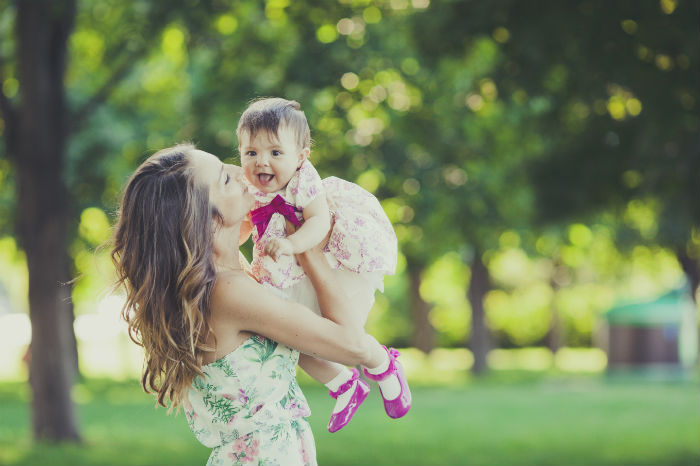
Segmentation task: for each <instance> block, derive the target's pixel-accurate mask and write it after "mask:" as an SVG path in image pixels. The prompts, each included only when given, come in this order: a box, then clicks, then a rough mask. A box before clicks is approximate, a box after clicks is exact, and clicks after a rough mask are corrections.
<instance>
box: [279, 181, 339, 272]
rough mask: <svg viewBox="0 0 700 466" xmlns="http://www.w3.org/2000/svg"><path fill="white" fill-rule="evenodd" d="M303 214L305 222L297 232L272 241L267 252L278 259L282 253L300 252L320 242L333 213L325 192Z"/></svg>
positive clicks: (329, 224) (328, 227)
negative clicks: (329, 207)
mask: <svg viewBox="0 0 700 466" xmlns="http://www.w3.org/2000/svg"><path fill="white" fill-rule="evenodd" d="M303 215H304V224H303V225H302V226H301V227H299V229H298V230H297V231H296V233H294V234H292V235H289V236H288V237H287V238H286V239H284V238H281V239H276V240H272V241H270V242H269V243H268V244H267V245H266V247H265V253H267V254H269V255H270V256H271V257H272V258H273V259H274V260H277V258H278V257H279V256H280V255H281V254H300V253H302V252H304V251H306V250H308V249H309V248H311V247H313V246H315V245H317V244H318V243H320V242H321V240H322V239H323V238H324V237H325V236H326V234H327V233H328V230H330V227H331V214H330V211H329V209H328V202H327V201H326V196H325V194H319V195H318V196H316V198H315V199H314V200H313V201H311V202H310V203H309V204H308V205H307V206H306V207H304V212H303Z"/></svg>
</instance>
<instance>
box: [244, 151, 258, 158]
mask: <svg viewBox="0 0 700 466" xmlns="http://www.w3.org/2000/svg"><path fill="white" fill-rule="evenodd" d="M245 155H247V156H248V157H255V156H256V155H257V154H256V153H255V151H254V150H249V151H248V152H246V153H245Z"/></svg>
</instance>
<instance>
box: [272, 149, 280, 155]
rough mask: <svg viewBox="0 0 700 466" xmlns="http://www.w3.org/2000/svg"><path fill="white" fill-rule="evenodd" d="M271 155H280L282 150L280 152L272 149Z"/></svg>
mask: <svg viewBox="0 0 700 466" xmlns="http://www.w3.org/2000/svg"><path fill="white" fill-rule="evenodd" d="M272 155H282V152H280V151H278V150H273V151H272Z"/></svg>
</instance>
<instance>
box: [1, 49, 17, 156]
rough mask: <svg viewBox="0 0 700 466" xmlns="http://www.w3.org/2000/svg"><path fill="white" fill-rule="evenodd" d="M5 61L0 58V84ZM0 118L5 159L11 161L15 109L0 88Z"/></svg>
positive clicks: (3, 77)
mask: <svg viewBox="0 0 700 466" xmlns="http://www.w3.org/2000/svg"><path fill="white" fill-rule="evenodd" d="M4 65H5V60H4V58H3V57H2V56H0V84H2V83H3V82H5V73H4ZM0 116H2V119H3V120H4V121H5V130H4V133H5V144H6V147H7V157H8V158H9V159H10V160H13V159H14V157H15V153H16V150H15V142H16V141H17V134H16V132H17V131H16V128H17V109H15V108H14V106H13V105H12V101H10V99H8V98H7V96H6V95H5V93H4V92H2V87H1V86H0Z"/></svg>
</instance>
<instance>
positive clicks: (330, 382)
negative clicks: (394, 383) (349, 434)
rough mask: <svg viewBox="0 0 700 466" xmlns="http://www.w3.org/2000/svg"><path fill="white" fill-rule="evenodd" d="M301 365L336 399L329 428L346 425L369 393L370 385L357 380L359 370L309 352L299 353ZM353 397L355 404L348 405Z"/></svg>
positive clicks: (336, 428)
mask: <svg viewBox="0 0 700 466" xmlns="http://www.w3.org/2000/svg"><path fill="white" fill-rule="evenodd" d="M299 367H301V368H302V369H304V372H306V373H307V374H309V375H310V376H311V377H313V378H314V379H315V380H317V381H319V382H321V383H322V384H324V385H325V386H326V387H328V390H330V393H331V396H332V397H333V398H335V399H336V402H335V406H334V407H333V411H332V412H331V418H330V420H329V421H328V430H329V431H330V432H336V431H338V430H340V429H342V428H343V427H345V425H347V423H348V422H350V419H352V416H353V414H355V411H356V410H357V408H359V406H360V404H361V403H362V402H363V401H364V399H365V398H366V397H367V393H369V386H368V385H367V384H366V383H365V382H364V381H362V380H357V370H354V369H353V370H354V372H352V371H350V370H348V368H347V367H345V366H342V365H340V364H336V363H334V362H330V361H326V360H324V359H318V358H315V357H313V356H309V355H307V354H301V355H299ZM348 382H350V383H349V384H348ZM353 399H354V403H353V405H352V406H348V405H349V404H350V402H351V401H352V400H353Z"/></svg>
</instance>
